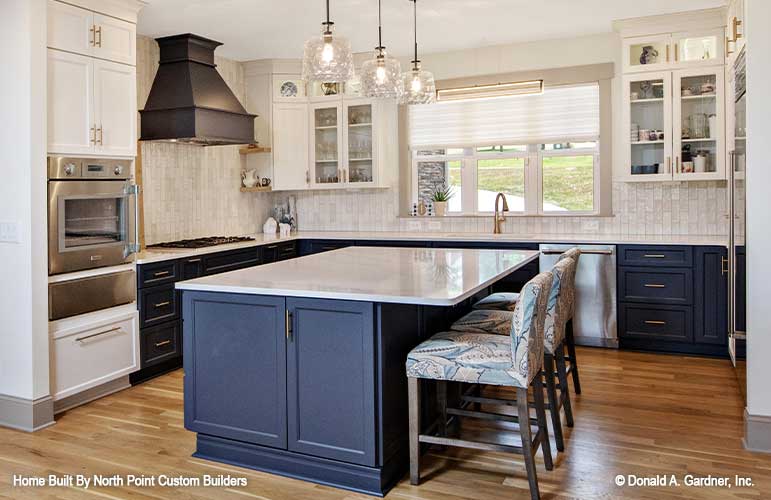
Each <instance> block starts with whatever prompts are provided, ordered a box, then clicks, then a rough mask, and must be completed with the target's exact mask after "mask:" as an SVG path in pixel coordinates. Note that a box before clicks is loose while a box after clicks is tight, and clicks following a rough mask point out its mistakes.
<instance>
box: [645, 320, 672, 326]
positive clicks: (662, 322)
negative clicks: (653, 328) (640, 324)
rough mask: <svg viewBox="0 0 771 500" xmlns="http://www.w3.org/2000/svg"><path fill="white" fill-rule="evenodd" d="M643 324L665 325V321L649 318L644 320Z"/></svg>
mask: <svg viewBox="0 0 771 500" xmlns="http://www.w3.org/2000/svg"><path fill="white" fill-rule="evenodd" d="M645 324H646V325H666V324H667V322H666V321H658V320H653V319H650V320H645Z"/></svg>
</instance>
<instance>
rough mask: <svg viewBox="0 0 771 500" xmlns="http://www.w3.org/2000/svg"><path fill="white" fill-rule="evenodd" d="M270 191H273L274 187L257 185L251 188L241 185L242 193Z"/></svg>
mask: <svg viewBox="0 0 771 500" xmlns="http://www.w3.org/2000/svg"><path fill="white" fill-rule="evenodd" d="M270 191H273V188H272V187H270V186H268V187H262V186H255V187H251V188H248V187H243V186H242V187H241V192H242V193H268V192H270Z"/></svg>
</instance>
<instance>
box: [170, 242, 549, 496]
mask: <svg viewBox="0 0 771 500" xmlns="http://www.w3.org/2000/svg"><path fill="white" fill-rule="evenodd" d="M537 258H538V252H536V251H529V250H488V249H435V248H375V247H350V248H344V249H340V250H333V251H330V252H325V253H320V254H315V255H309V256H305V257H300V258H298V259H292V260H288V261H283V262H276V263H273V264H267V265H263V266H260V267H253V268H248V269H242V270H238V271H232V272H229V273H224V274H219V275H215V276H208V277H204V278H198V279H194V280H190V281H184V282H180V283H177V288H178V289H180V290H182V293H183V312H182V318H183V325H184V326H183V328H184V340H183V350H184V367H185V427H186V428H187V429H188V430H190V431H193V432H196V433H197V450H196V453H195V456H197V457H199V458H205V459H211V460H216V461H220V462H226V463H230V464H235V465H240V466H245V467H250V468H254V469H258V470H263V471H267V472H272V473H277V474H281V475H286V476H290V477H297V478H301V479H306V480H310V481H314V482H317V483H321V484H328V485H333V486H338V487H341V488H346V489H350V490H354V491H360V492H364V493H369V494H374V495H384V494H385V493H386V492H387V491H388V490H389V489H390V488H391V487H392V486H393V485H394V484H395V483H396V482H397V481H398V480H399V479H400V477H401V476H402V475H403V473H404V471H405V470H406V469H407V466H408V463H409V460H408V454H407V426H408V417H407V397H406V395H407V379H406V377H405V375H404V363H405V360H406V357H407V353H408V352H409V351H410V349H412V348H413V347H415V346H416V345H417V344H418V343H420V341H421V340H423V339H424V338H426V337H428V336H430V335H432V334H433V333H436V332H438V331H441V330H442V329H446V328H447V327H448V326H449V324H450V323H451V322H452V321H454V320H455V319H457V318H458V317H459V316H460V315H462V314H463V313H465V312H466V311H467V310H468V309H469V308H470V305H471V304H472V303H473V301H474V300H476V299H477V298H479V297H481V296H482V295H484V294H486V293H487V292H488V290H489V289H490V288H491V287H492V285H493V284H495V283H496V282H497V281H499V280H501V279H503V278H505V277H506V276H508V275H510V274H511V273H513V272H515V271H516V270H518V269H520V268H522V267H523V266H525V265H527V264H528V263H529V262H532V261H533V260H535V259H537Z"/></svg>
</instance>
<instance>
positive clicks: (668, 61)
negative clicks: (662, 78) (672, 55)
mask: <svg viewBox="0 0 771 500" xmlns="http://www.w3.org/2000/svg"><path fill="white" fill-rule="evenodd" d="M667 62H669V44H667Z"/></svg>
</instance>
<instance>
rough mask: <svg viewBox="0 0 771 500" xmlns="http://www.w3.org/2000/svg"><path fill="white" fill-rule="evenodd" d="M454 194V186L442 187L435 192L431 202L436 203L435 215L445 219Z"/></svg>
mask: <svg viewBox="0 0 771 500" xmlns="http://www.w3.org/2000/svg"><path fill="white" fill-rule="evenodd" d="M454 194H455V193H453V191H452V186H447V187H441V188H438V189H437V190H436V191H434V194H432V195H431V200H432V201H433V202H434V215H436V216H437V217H443V216H445V215H446V214H447V202H448V201H450V198H452V197H453V195H454Z"/></svg>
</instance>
